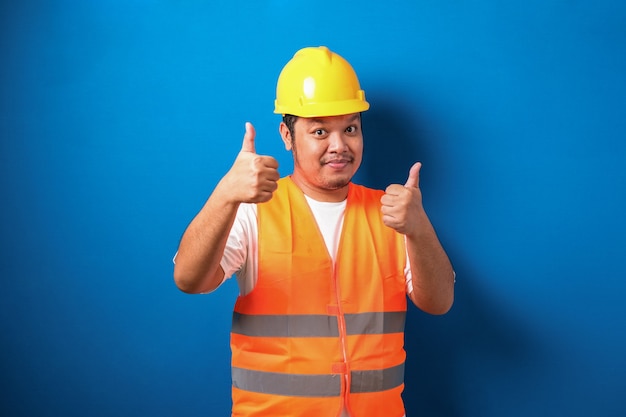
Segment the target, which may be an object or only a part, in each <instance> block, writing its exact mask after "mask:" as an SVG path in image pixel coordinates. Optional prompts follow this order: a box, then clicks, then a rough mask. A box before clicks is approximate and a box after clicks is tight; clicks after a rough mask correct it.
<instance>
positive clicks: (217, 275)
mask: <svg viewBox="0 0 626 417" xmlns="http://www.w3.org/2000/svg"><path fill="white" fill-rule="evenodd" d="M224 188H225V187H223V186H221V185H219V184H218V186H217V187H216V189H215V191H214V192H213V194H212V195H211V196H210V197H209V199H208V200H207V202H206V203H205V205H204V207H202V209H201V210H200V212H199V213H198V214H197V215H196V217H195V218H194V219H193V220H192V222H191V223H190V224H189V226H188V227H187V229H186V230H185V233H184V234H183V237H182V238H181V241H180V245H179V247H178V253H177V255H176V264H175V266H174V281H175V283H176V285H177V286H178V288H179V289H180V290H182V291H184V292H187V293H201V292H208V291H212V290H214V289H215V288H217V287H218V286H219V285H220V283H221V282H222V281H223V279H224V271H223V270H222V268H221V267H220V261H221V259H222V256H223V254H224V248H225V247H226V241H227V239H228V234H229V232H230V229H231V227H232V225H233V222H234V220H235V216H236V214H237V208H238V207H239V204H238V203H233V202H231V201H229V200H228V199H226V198H224V195H223V193H224V192H228V190H224Z"/></svg>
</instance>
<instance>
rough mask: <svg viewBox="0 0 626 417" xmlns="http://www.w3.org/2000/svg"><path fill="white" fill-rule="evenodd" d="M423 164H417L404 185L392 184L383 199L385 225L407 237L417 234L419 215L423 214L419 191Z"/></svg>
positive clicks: (412, 168) (381, 200)
mask: <svg viewBox="0 0 626 417" xmlns="http://www.w3.org/2000/svg"><path fill="white" fill-rule="evenodd" d="M421 167H422V164H421V163H420V162H416V163H415V164H413V166H412V167H411V169H410V170H409V178H408V179H407V181H406V183H405V184H404V185H400V184H391V185H390V186H388V187H387V189H386V190H385V194H384V195H383V196H382V197H381V199H380V202H381V204H382V209H381V210H382V213H383V223H385V225H386V226H388V227H391V228H392V229H394V230H396V231H397V232H399V233H402V234H404V235H407V236H411V235H414V234H415V233H416V232H417V228H418V222H417V221H415V220H416V219H417V217H418V215H419V214H420V213H421V212H423V210H424V208H423V207H422V192H421V191H420V189H419V173H420V169H421Z"/></svg>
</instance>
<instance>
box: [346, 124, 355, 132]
mask: <svg viewBox="0 0 626 417" xmlns="http://www.w3.org/2000/svg"><path fill="white" fill-rule="evenodd" d="M346 133H356V126H348V127H347V128H346Z"/></svg>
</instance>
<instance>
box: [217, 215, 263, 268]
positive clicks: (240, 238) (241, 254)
mask: <svg viewBox="0 0 626 417" xmlns="http://www.w3.org/2000/svg"><path fill="white" fill-rule="evenodd" d="M251 214H252V217H253V218H251ZM251 221H256V218H255V216H254V213H253V211H252V208H251V205H250V204H240V205H239V209H238V210H237V216H236V217H235V222H234V223H233V227H232V228H231V229H230V233H229V234H228V239H227V241H226V247H225V248H224V255H223V256H222V260H221V262H220V265H221V266H222V269H223V270H224V279H225V280H226V279H228V278H230V277H231V276H232V275H233V274H234V273H236V272H237V273H240V272H244V270H245V268H246V264H247V258H248V245H249V233H250V227H251V225H250V222H251Z"/></svg>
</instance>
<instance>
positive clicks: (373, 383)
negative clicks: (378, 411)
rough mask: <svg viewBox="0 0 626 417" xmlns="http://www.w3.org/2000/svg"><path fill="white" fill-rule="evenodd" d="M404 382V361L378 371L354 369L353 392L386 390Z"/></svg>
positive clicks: (351, 384)
mask: <svg viewBox="0 0 626 417" xmlns="http://www.w3.org/2000/svg"><path fill="white" fill-rule="evenodd" d="M402 383H404V363H401V364H400V365H398V366H394V367H391V368H387V369H381V370H376V371H352V382H351V383H350V391H351V392H353V393H363V392H377V391H385V390H388V389H392V388H395V387H398V386H400V385H401V384H402Z"/></svg>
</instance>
